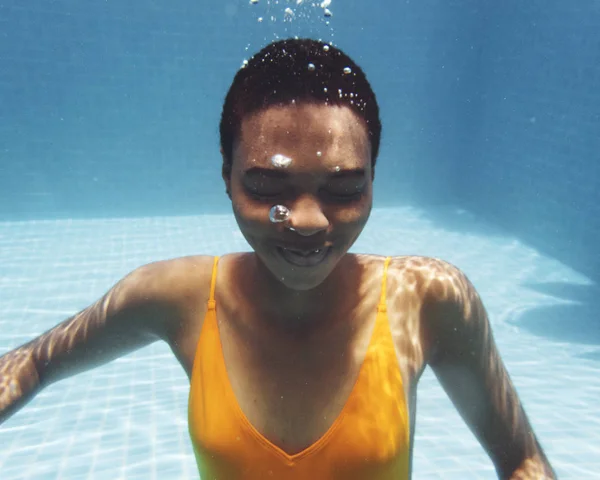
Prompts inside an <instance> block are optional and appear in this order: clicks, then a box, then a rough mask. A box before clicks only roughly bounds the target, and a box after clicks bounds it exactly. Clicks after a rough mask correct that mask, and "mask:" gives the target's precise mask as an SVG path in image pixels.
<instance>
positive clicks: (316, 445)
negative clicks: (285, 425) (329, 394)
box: [213, 303, 385, 463]
mask: <svg viewBox="0 0 600 480" xmlns="http://www.w3.org/2000/svg"><path fill="white" fill-rule="evenodd" d="M215 307H216V306H215ZM384 311H385V310H384ZM379 313H380V309H379V303H378V305H377V308H376V309H375V321H374V322H373V327H372V330H371V333H370V337H369V344H368V346H367V350H366V352H365V357H364V358H363V361H362V363H361V365H360V368H359V369H358V374H357V376H356V379H355V380H354V384H353V385H352V389H351V390H350V394H349V395H348V398H347V399H346V401H345V402H344V406H343V407H342V409H341V411H340V413H339V414H338V416H337V417H336V419H335V420H334V421H333V423H332V424H331V425H330V426H329V427H328V428H327V430H325V432H324V433H323V434H322V435H321V436H320V437H318V438H317V439H316V440H315V441H314V442H312V443H311V444H310V445H308V446H307V447H305V448H303V449H302V450H300V451H299V452H296V453H288V452H286V451H285V450H284V449H283V448H282V447H280V446H278V445H276V444H274V443H273V442H271V441H270V440H269V439H268V438H267V437H266V436H265V435H263V434H262V433H261V432H259V431H258V429H257V428H256V427H255V426H254V425H253V424H252V422H251V421H250V420H249V419H248V417H247V416H246V414H245V413H244V411H243V409H242V407H241V405H240V404H239V402H238V399H237V396H236V395H235V392H234V390H233V385H232V384H231V380H230V378H229V372H228V371H227V364H226V363H225V353H224V351H223V342H222V341H221V332H220V329H219V323H218V320H217V310H216V308H214V310H213V320H214V322H215V325H214V327H215V331H216V334H217V339H218V346H219V349H220V355H219V360H218V361H219V362H220V363H221V366H222V368H223V371H224V372H225V375H224V382H225V383H226V389H227V392H228V394H229V397H230V398H231V401H232V403H233V407H234V409H235V411H236V412H237V414H238V416H239V417H240V420H241V421H242V422H243V423H244V424H245V425H246V427H247V428H248V430H249V431H250V433H251V434H252V435H253V436H254V437H255V438H256V439H257V440H258V441H259V442H260V443H262V444H263V445H265V446H266V447H267V448H268V449H269V450H271V451H272V452H273V453H275V454H277V455H279V456H280V457H282V458H283V459H284V460H286V461H287V462H288V463H293V462H296V461H298V460H301V459H302V458H304V457H306V456H308V455H310V454H312V453H315V452H316V451H318V450H320V449H321V448H322V447H323V446H325V445H326V444H327V440H328V439H329V438H330V437H331V436H332V435H333V434H334V433H335V432H336V431H337V429H338V428H339V426H340V424H341V423H342V419H343V418H344V416H345V413H346V410H347V408H348V405H349V404H350V402H351V401H352V399H353V398H354V396H355V394H356V390H357V388H358V384H359V382H360V379H361V378H362V376H363V371H364V369H365V364H366V363H367V359H368V357H369V355H370V354H371V350H372V348H373V343H374V338H375V336H376V333H377V330H378V327H379V321H380V316H379Z"/></svg>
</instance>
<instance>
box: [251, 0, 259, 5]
mask: <svg viewBox="0 0 600 480" xmlns="http://www.w3.org/2000/svg"><path fill="white" fill-rule="evenodd" d="M250 3H251V4H252V5H256V4H257V3H258V0H250Z"/></svg>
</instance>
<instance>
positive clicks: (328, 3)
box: [321, 0, 331, 8]
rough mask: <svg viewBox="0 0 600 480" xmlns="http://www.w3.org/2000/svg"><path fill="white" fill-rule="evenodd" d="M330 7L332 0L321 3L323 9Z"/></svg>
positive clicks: (324, 0)
mask: <svg viewBox="0 0 600 480" xmlns="http://www.w3.org/2000/svg"><path fill="white" fill-rule="evenodd" d="M329 5H331V0H323V1H322V2H321V8H327V7H328V6H329Z"/></svg>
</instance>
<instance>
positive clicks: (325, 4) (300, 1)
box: [250, 0, 333, 22]
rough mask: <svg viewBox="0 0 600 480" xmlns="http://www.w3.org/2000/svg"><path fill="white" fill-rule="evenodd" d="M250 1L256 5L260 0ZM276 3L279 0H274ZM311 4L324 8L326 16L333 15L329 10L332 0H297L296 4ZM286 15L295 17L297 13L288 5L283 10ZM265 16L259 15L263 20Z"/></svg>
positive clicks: (276, 3)
mask: <svg viewBox="0 0 600 480" xmlns="http://www.w3.org/2000/svg"><path fill="white" fill-rule="evenodd" d="M250 3H251V4H252V5H256V4H257V3H259V0H250ZM270 3H271V2H270V0H267V5H270ZM274 3H275V5H278V4H279V0H274ZM304 3H306V4H310V6H312V7H319V8H321V9H322V10H323V16H324V17H326V18H329V17H331V16H333V13H331V10H329V6H330V5H331V0H323V1H322V2H321V3H318V2H314V1H313V2H304V0H296V6H297V7H299V6H301V5H302V4H304ZM283 12H284V15H286V16H288V17H292V18H293V17H295V16H296V13H295V12H294V10H292V9H291V8H290V7H286V8H285V10H284V11H283ZM262 20H263V18H262V17H259V21H260V22H262Z"/></svg>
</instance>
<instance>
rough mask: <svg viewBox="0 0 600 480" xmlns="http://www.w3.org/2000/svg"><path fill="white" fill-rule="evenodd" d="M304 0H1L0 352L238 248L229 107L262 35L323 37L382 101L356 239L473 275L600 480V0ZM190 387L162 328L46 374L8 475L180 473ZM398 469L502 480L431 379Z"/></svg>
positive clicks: (18, 424)
mask: <svg viewBox="0 0 600 480" xmlns="http://www.w3.org/2000/svg"><path fill="white" fill-rule="evenodd" d="M314 5H315V2H312V1H307V0H304V3H303V5H302V6H297V5H296V2H295V1H292V0H259V2H258V4H257V5H250V4H249V3H248V1H247V0H206V1H195V2H193V1H191V0H182V1H181V2H176V3H173V2H168V1H167V0H152V1H148V0H130V1H128V2H122V1H117V0H103V1H102V2H81V1H79V0H53V1H51V2H49V1H47V0H29V1H28V2H26V3H23V2H16V1H12V0H10V1H2V0H0V64H1V65H2V68H0V355H1V354H3V353H5V352H6V351H8V350H10V349H12V348H15V347H17V346H19V345H21V344H22V343H24V342H26V341H28V340H30V339H32V338H33V337H35V336H37V335H39V334H40V333H42V332H43V331H45V330H47V329H49V328H51V327H52V326H54V325H55V324H57V323H58V322H60V321H61V320H63V319H65V318H66V317H68V316H70V315H72V314H73V313H74V312H76V311H78V310H80V309H82V308H83V307H85V306H87V305H89V304H90V303H91V302H93V301H95V300H96V299H97V298H98V297H99V296H100V295H102V294H103V293H104V292H105V291H106V290H107V289H108V288H110V286H111V285H113V284H114V283H115V282H116V281H117V280H119V279H120V278H121V277H122V276H123V275H125V274H126V273H128V272H129V271H131V270H132V269H134V268H136V267H138V266H140V265H142V264H144V263H147V262H151V261H154V260H158V259H163V258H171V257H175V256H180V255H188V254H197V253H201V254H215V255H222V254H224V253H228V252H232V251H240V250H247V249H248V246H247V244H246V243H245V241H244V239H243V238H242V236H241V234H240V233H239V231H238V229H237V225H236V224H235V222H234V219H233V217H232V216H231V213H230V205H229V203H228V199H227V196H226V195H225V194H224V186H223V185H222V183H221V181H220V168H221V159H220V155H219V151H218V128H217V126H218V121H219V115H220V109H221V104H222V101H223V98H224V96H225V93H226V91H227V88H228V87H229V84H230V82H231V80H232V78H233V75H234V74H235V72H236V70H237V69H238V68H239V66H240V65H241V64H242V61H243V60H244V59H245V58H248V57H249V56H250V55H251V54H252V53H253V52H255V51H257V50H258V49H260V48H262V47H263V46H264V45H265V44H266V43H268V42H270V41H272V40H275V39H277V38H283V37H288V36H292V35H299V36H310V37H313V38H321V39H323V40H326V41H333V42H334V43H335V44H337V45H338V46H340V47H341V48H343V49H344V50H346V51H347V53H349V54H350V55H351V56H352V57H353V58H354V59H355V60H356V61H357V62H358V64H359V65H361V66H362V67H363V69H364V70H365V71H366V73H367V75H368V78H369V80H370V81H371V83H372V85H373V87H374V89H375V92H376V94H377V96H378V100H379V103H380V107H381V117H382V122H383V137H382V145H381V154H380V158H379V160H378V165H377V169H376V180H375V209H374V211H373V215H372V218H371V220H370V222H369V224H368V226H367V228H366V230H365V232H364V234H363V235H362V236H361V237H360V238H359V240H358V242H357V243H356V245H355V246H354V248H353V250H354V251H356V252H363V253H377V254H382V255H409V254H415V255H429V256H435V257H439V258H443V259H445V260H447V261H450V262H452V263H454V264H455V265H457V266H458V267H459V268H461V269H462V270H463V271H465V272H466V274H467V275H468V276H469V278H470V279H471V281H472V282H473V283H474V285H475V287H476V288H477V289H478V291H479V292H480V294H481V296H482V298H483V301H484V303H485V305H486V308H487V309H488V312H489V314H490V321H491V322H492V326H493V329H494V330H493V331H494V335H495V338H496V341H497V343H498V345H499V349H500V352H501V354H502V357H503V359H504V361H505V363H506V365H507V367H508V371H509V373H510V375H511V378H512V379H513V382H514V383H515V385H516V387H517V390H518V393H519V395H520V398H521V400H522V401H523V403H524V405H525V408H526V411H527V413H528V415H529V417H530V420H531V423H532V425H533V427H534V430H535V432H536V434H537V436H538V438H539V439H540V441H541V443H542V446H543V447H544V449H545V451H546V453H547V454H548V456H549V458H550V460H551V463H552V465H553V467H554V468H555V469H556V471H557V473H558V474H559V476H560V478H563V479H565V478H573V479H585V478H595V477H597V472H598V471H600V462H599V461H598V458H600V455H599V454H600V433H599V432H600V407H598V400H597V399H598V398H600V322H599V319H598V314H597V306H596V304H597V301H598V300H597V299H598V298H600V287H599V286H598V281H599V280H600V250H599V249H598V247H597V245H600V222H599V221H598V218H600V195H599V194H598V192H600V154H599V153H598V152H600V135H598V132H600V89H599V88H598V85H599V84H600V62H599V61H598V51H600V3H599V2H598V1H597V0H579V1H578V2H565V1H564V0H563V1H560V0H530V1H528V2H522V1H520V0H506V1H505V2H494V1H492V0H452V1H446V0H421V1H416V0H402V1H400V2H398V1H392V0H382V1H378V2H366V1H360V0H344V1H343V2H342V0H333V1H332V4H331V6H330V7H329V8H330V9H331V10H332V12H333V17H332V18H331V19H330V22H329V24H327V23H326V21H325V19H324V18H323V17H322V15H320V14H319V12H320V10H319V8H318V7H315V6H314ZM288 6H289V7H290V8H293V9H294V10H295V12H296V16H295V17H294V19H290V18H286V17H285V16H284V14H283V10H284V8H286V7H288ZM259 17H262V19H263V20H262V21H261V22H259V21H258V19H259ZM187 393H188V384H187V379H186V377H185V375H184V373H183V371H182V370H181V368H180V367H179V366H178V365H177V363H176V361H175V359H174V358H173V357H172V354H171V353H170V351H169V349H168V348H167V347H166V346H165V345H162V344H158V343H157V344H154V345H152V346H150V347H148V348H145V349H143V350H140V351H138V352H136V353H134V354H131V355H129V356H127V357H124V358H121V359H119V360H116V361H114V362H112V363H110V364H109V365H106V366H104V367H102V368H98V369H95V370H93V371H90V372H87V373H84V374H80V375H78V376H76V377H73V378H71V379H67V380H64V381H61V382H60V383H58V384H56V385H53V386H51V387H49V388H48V389H46V390H44V391H43V392H41V393H40V394H39V395H38V397H36V399H34V400H33V401H32V402H31V403H30V404H29V405H28V406H27V407H25V408H24V409H23V410H21V411H20V412H19V413H18V414H16V415H15V416H14V417H12V418H11V419H10V420H8V421H7V422H6V423H4V424H2V426H0V479H1V480H16V479H36V480H37V479H68V480H71V479H84V478H86V479H87V478H93V479H105V478H106V479H110V480H113V479H127V480H130V479H154V478H156V479H171V478H173V479H181V478H195V477H196V476H197V474H196V467H195V461H194V458H193V455H192V451H191V446H190V442H189V439H188V436H187V421H186V407H187V403H186V402H187ZM414 478H417V479H422V478H423V479H430V478H431V479H434V478H444V479H452V478H456V479H464V478H469V479H470V478H474V479H475V478H482V479H488V478H495V477H494V472H493V469H492V465H491V462H490V461H489V459H488V458H487V456H486V455H485V453H484V452H483V450H482V449H481V447H480V446H479V445H478V443H477V441H476V440H475V438H474V436H473V435H472V434H471V433H470V432H469V431H468V429H467V427H466V426H465V425H464V422H463V421H462V420H461V419H460V418H459V416H458V414H457V413H456V411H455V409H454V408H453V407H452V405H451V404H450V402H449V400H448V399H447V397H446V395H445V394H444V392H443V391H442V390H441V388H440V387H439V385H438V384H437V382H436V380H435V379H434V378H433V376H432V375H431V373H430V372H429V371H426V373H425V374H424V376H423V378H422V380H421V383H420V385H419V399H418V413H417V429H416V445H415V468H414Z"/></svg>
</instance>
